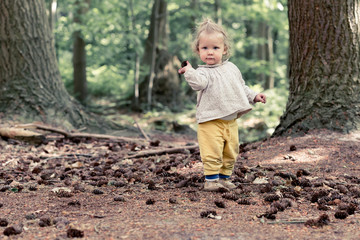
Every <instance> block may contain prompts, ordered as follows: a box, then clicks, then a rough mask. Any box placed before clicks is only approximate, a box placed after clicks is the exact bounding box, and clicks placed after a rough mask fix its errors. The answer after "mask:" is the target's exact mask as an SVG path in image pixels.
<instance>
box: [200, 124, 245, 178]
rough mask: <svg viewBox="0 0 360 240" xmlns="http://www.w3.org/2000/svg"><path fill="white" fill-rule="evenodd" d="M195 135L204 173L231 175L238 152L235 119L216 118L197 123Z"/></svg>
mask: <svg viewBox="0 0 360 240" xmlns="http://www.w3.org/2000/svg"><path fill="white" fill-rule="evenodd" d="M197 135H198V142H199V147H200V156H201V160H202V162H203V164H204V174H205V175H214V174H223V175H228V176H231V174H232V172H233V169H234V164H235V161H236V158H237V156H238V154H239V134H238V125H237V122H236V120H230V121H227V120H221V119H216V120H212V121H208V122H204V123H199V125H198V132H197Z"/></svg>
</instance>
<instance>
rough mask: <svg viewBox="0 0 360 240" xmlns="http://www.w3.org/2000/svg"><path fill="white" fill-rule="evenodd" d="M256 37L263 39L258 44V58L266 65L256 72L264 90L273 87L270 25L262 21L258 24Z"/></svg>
mask: <svg viewBox="0 0 360 240" xmlns="http://www.w3.org/2000/svg"><path fill="white" fill-rule="evenodd" d="M258 37H259V38H260V39H262V40H263V42H262V43H260V44H258V50H257V56H258V60H260V61H263V63H264V66H265V67H266V71H263V72H261V73H259V74H258V81H259V82H261V83H262V84H263V86H264V89H265V90H266V89H271V88H273V87H274V81H275V80H274V74H273V71H274V66H273V65H274V57H273V55H274V54H273V39H272V33H271V27H270V26H269V25H267V24H266V23H265V22H263V21H262V22H260V23H259V24H258Z"/></svg>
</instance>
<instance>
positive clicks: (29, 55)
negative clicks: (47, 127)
mask: <svg viewBox="0 0 360 240" xmlns="http://www.w3.org/2000/svg"><path fill="white" fill-rule="evenodd" d="M0 9H1V11H0V46H1V48H0V118H1V119H3V120H6V119H12V120H15V121H17V122H21V123H26V122H31V121H42V122H45V123H48V124H52V125H55V126H61V127H64V128H65V129H73V128H82V127H88V131H89V130H90V129H89V128H92V127H94V128H97V127H98V125H97V122H95V121H93V119H91V118H90V117H89V115H88V114H86V113H85V111H84V109H83V108H82V107H81V106H80V105H79V104H78V103H77V102H75V101H74V100H73V99H72V98H71V97H70V96H69V94H68V93H67V92H66V90H65V87H64V84H63V82H62V81H61V78H60V73H59V70H58V65H57V61H56V57H55V51H54V45H53V35H52V33H51V31H50V28H49V22H48V19H47V17H46V9H45V3H44V1H43V0H34V1H21V0H2V1H0Z"/></svg>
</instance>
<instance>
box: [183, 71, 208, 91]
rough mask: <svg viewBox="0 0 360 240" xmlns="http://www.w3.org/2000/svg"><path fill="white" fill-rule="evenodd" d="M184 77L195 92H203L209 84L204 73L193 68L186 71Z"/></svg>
mask: <svg viewBox="0 0 360 240" xmlns="http://www.w3.org/2000/svg"><path fill="white" fill-rule="evenodd" d="M184 77H185V80H186V81H187V82H188V84H189V85H190V87H191V88H192V89H193V90H195V91H200V90H203V89H204V88H206V87H207V85H208V83H209V79H208V78H207V77H206V74H205V72H204V71H199V70H195V69H193V68H192V69H189V70H188V71H186V73H185V74H184Z"/></svg>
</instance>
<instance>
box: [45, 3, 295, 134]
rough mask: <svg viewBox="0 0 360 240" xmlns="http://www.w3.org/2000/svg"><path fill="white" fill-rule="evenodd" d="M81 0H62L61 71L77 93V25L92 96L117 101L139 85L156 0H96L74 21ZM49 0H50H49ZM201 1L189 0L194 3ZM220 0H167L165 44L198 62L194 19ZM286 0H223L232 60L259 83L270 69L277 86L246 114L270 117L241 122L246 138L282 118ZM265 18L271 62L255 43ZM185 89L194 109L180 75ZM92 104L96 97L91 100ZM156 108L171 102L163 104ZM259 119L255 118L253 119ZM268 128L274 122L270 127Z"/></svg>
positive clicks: (188, 103)
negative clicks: (193, 46)
mask: <svg viewBox="0 0 360 240" xmlns="http://www.w3.org/2000/svg"><path fill="white" fill-rule="evenodd" d="M76 1H77V0H63V1H58V11H57V21H56V28H55V29H54V35H55V42H56V51H57V56H58V61H59V66H60V73H61V76H62V79H63V81H64V83H65V86H66V87H67V89H68V91H69V92H70V93H71V94H72V93H73V90H72V88H73V83H72V78H73V76H72V47H73V46H72V35H73V32H74V31H80V32H81V34H82V36H83V37H84V39H85V41H86V61H87V80H88V92H89V94H90V98H89V99H90V100H91V99H95V98H96V99H99V98H106V99H108V100H109V99H113V102H115V103H116V102H119V101H120V100H121V99H127V98H128V97H129V96H131V95H132V94H133V92H134V73H135V59H136V56H139V57H140V58H141V57H142V55H143V52H144V44H145V40H146V38H147V35H148V32H149V26H150V15H151V9H152V5H153V3H154V0H146V1H135V0H121V1H120V0H107V1H102V0H91V1H90V2H91V4H90V7H89V9H88V11H87V12H86V13H84V14H82V15H81V22H80V23H75V22H74V16H77V10H78V9H79V7H80V6H82V5H77V4H76ZM50 2H51V1H50V0H46V4H47V6H49V4H50ZM195 2H196V3H197V5H192V4H193V3H195ZM214 4H215V1H214V0H212V1H205V0H198V1H182V0H172V1H168V17H167V20H168V24H169V41H168V51H169V52H170V53H171V54H172V55H175V56H177V57H178V58H179V60H180V61H183V60H189V61H190V62H191V63H192V65H193V66H194V67H196V65H197V64H200V60H199V59H198V57H197V56H196V54H194V53H193V52H192V49H191V43H192V40H193V39H192V34H193V30H194V28H195V26H196V23H198V22H200V21H201V20H202V18H203V17H210V18H212V19H214V20H216V12H215V11H214ZM286 4H287V1H286V0H252V1H250V0H241V1H240V0H234V1H221V6H220V8H221V19H222V23H223V25H224V27H225V28H226V29H227V30H228V32H229V34H230V36H231V37H232V40H233V48H232V56H231V59H230V60H231V61H232V62H234V63H235V64H236V65H237V66H238V67H239V68H240V70H241V72H242V74H243V76H244V78H245V80H246V82H247V84H248V85H249V86H250V87H251V86H254V87H255V88H258V90H260V89H259V88H260V86H261V85H262V84H263V83H261V82H258V77H257V75H258V74H261V73H265V74H270V73H273V75H274V77H275V87H276V88H275V89H271V90H268V91H267V92H266V93H267V95H268V98H269V102H268V103H267V104H266V105H264V106H262V105H261V104H257V105H256V107H255V109H254V110H253V111H252V112H251V113H249V114H247V115H246V116H245V117H244V118H243V119H242V120H241V122H244V124H245V123H246V122H247V121H249V122H251V121H253V122H254V119H260V120H261V121H263V122H265V123H266V127H265V129H264V130H261V131H255V130H253V128H252V127H245V126H247V125H246V124H245V125H244V127H242V128H241V130H240V132H241V133H242V134H245V135H246V139H247V140H246V141H249V140H250V141H251V140H253V139H258V138H262V137H265V136H267V135H268V134H269V133H270V132H271V130H272V129H273V128H274V127H275V126H276V125H277V123H278V119H279V117H280V115H281V114H282V110H283V109H284V107H285V104H286V101H287V97H286V96H287V90H286V88H287V79H286V73H287V61H288V60H287V53H288V21H287V6H286ZM262 22H265V23H266V24H267V25H268V26H269V27H270V28H271V35H272V37H273V39H274V42H273V47H274V51H273V52H274V59H273V61H272V62H271V63H269V62H267V61H264V60H261V59H258V57H257V46H258V44H264V43H266V42H267V39H265V38H263V37H259V35H258V33H257V26H258V24H259V23H262ZM148 74H149V68H148V67H145V66H141V72H140V81H141V80H143V79H144V78H145V76H147V75H148ZM179 91H183V92H184V93H185V95H186V96H187V99H184V104H183V105H184V106H185V107H184V109H183V110H190V111H194V108H195V101H196V94H195V93H194V91H192V90H191V89H190V88H189V86H188V85H187V84H186V83H185V81H182V84H181V89H179ZM89 105H94V103H91V102H90V103H89ZM157 109H166V106H160V105H159V106H158V107H157ZM256 121H258V120H256ZM269 129H270V130H269Z"/></svg>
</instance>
